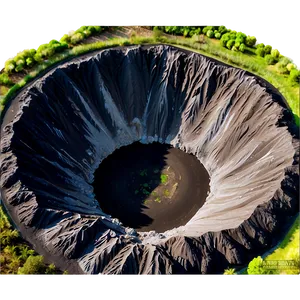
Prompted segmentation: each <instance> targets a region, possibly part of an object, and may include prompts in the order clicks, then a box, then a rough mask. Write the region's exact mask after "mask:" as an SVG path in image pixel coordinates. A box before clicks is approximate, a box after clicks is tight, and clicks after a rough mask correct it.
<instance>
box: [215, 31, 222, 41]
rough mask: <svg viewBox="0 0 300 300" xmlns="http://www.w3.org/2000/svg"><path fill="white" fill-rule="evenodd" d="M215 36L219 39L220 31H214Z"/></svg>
mask: <svg viewBox="0 0 300 300" xmlns="http://www.w3.org/2000/svg"><path fill="white" fill-rule="evenodd" d="M215 38H216V39H218V40H219V39H220V38H221V33H220V32H216V33H215Z"/></svg>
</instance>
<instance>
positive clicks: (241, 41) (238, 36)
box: [236, 32, 247, 43]
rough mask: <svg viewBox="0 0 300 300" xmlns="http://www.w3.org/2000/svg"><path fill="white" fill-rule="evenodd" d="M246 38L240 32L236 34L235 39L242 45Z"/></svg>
mask: <svg viewBox="0 0 300 300" xmlns="http://www.w3.org/2000/svg"><path fill="white" fill-rule="evenodd" d="M246 38H247V36H246V34H245V33H242V32H238V33H237V34H236V39H237V40H238V41H239V42H240V43H244V42H245V40H246Z"/></svg>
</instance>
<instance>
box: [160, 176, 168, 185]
mask: <svg viewBox="0 0 300 300" xmlns="http://www.w3.org/2000/svg"><path fill="white" fill-rule="evenodd" d="M167 182H168V175H166V174H161V175H160V183H162V184H166V183H167Z"/></svg>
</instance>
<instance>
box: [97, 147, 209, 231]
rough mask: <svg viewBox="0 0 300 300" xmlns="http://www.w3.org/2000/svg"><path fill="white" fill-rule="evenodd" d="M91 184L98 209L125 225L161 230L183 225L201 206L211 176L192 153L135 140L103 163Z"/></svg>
mask: <svg viewBox="0 0 300 300" xmlns="http://www.w3.org/2000/svg"><path fill="white" fill-rule="evenodd" d="M93 186H94V191H95V194H96V199H97V200H98V201H99V204H100V207H101V208H102V210H103V211H104V212H105V213H107V214H110V215H111V216H112V217H114V218H118V219H119V220H120V221H121V222H122V223H123V225H125V226H128V227H132V228H134V229H136V230H138V231H150V230H155V231H157V232H164V231H166V230H169V229H172V228H175V227H179V226H182V225H185V224H186V223H187V222H188V221H189V220H190V219H191V218H192V217H193V216H194V215H195V213H196V212H197V211H198V210H199V208H200V207H201V206H202V205H203V204H204V202H205V199H206V197H207V193H208V191H209V175H208V173H207V171H206V169H205V168H204V166H203V165H202V164H201V163H200V161H199V160H198V159H197V158H196V157H195V156H193V155H191V154H187V153H185V152H183V151H181V150H179V149H177V148H173V147H171V146H170V145H166V144H160V143H153V144H147V145H145V144H141V143H139V142H136V143H133V144H131V145H129V146H125V147H121V148H120V149H117V150H116V151H114V152H113V153H112V154H111V155H109V156H108V157H107V158H106V159H104V160H103V162H102V163H101V164H100V166H99V168H98V169H97V170H96V172H95V180H94V183H93Z"/></svg>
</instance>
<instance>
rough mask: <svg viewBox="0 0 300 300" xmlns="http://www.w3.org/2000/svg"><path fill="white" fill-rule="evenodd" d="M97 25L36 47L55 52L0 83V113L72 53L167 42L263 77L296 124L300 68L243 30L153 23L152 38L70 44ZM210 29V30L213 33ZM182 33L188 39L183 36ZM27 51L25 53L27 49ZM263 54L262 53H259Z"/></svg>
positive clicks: (132, 37)
mask: <svg viewBox="0 0 300 300" xmlns="http://www.w3.org/2000/svg"><path fill="white" fill-rule="evenodd" d="M94 27H97V26H94ZM99 28H100V29H99ZM99 28H98V29H96V30H98V31H96V30H94V29H91V26H82V27H81V28H80V29H78V30H76V31H75V32H74V33H71V34H70V35H64V36H63V37H62V39H61V40H60V42H57V41H55V40H53V41H51V42H52V43H51V42H50V43H51V45H52V46H51V47H50V48H51V49H52V48H55V47H56V48H57V50H55V49H56V48H55V49H54V51H53V50H50V51H49V47H46V46H43V47H41V48H40V47H39V48H38V49H40V50H39V51H38V52H39V53H43V54H42V56H45V55H46V56H47V55H49V54H52V53H53V52H54V54H53V55H52V56H48V57H47V59H44V58H43V59H44V60H42V61H39V62H37V63H36V64H34V65H33V67H31V68H30V69H29V70H28V71H27V75H24V77H23V78H22V80H20V81H18V82H16V83H15V84H14V85H13V86H12V85H11V83H9V84H8V85H7V84H6V86H4V85H1V83H0V112H1V111H2V110H3V109H4V106H5V104H6V103H7V102H8V101H9V100H10V99H11V98H12V97H14V95H15V94H16V92H18V90H20V89H21V88H22V87H24V86H25V85H26V84H27V83H29V82H30V81H31V80H32V79H34V78H35V77H36V76H38V75H39V74H41V73H42V72H44V71H46V70H48V69H49V68H50V67H52V66H54V65H55V64H57V63H59V62H61V61H62V60H66V59H70V58H72V57H74V56H77V55H80V54H84V53H87V52H90V51H94V50H100V49H105V48H110V47H115V46H127V45H135V44H155V43H166V44H171V45H176V46H179V47H182V48H188V49H193V50H194V51H195V52H199V53H201V54H204V55H207V56H210V57H213V58H216V59H218V60H220V61H223V62H225V63H227V64H230V65H233V66H236V67H240V68H243V69H245V70H247V71H250V72H252V73H254V74H256V75H259V76H261V77H263V78H264V79H266V80H267V81H269V82H270V83H271V84H272V85H274V86H275V87H276V88H277V89H278V90H279V91H280V92H281V93H282V94H283V96H284V97H285V98H286V99H287V101H288V103H289V105H290V107H291V109H292V111H293V113H294V116H295V120H296V123H297V124H298V125H299V118H298V117H299V79H300V71H299V70H298V69H297V68H296V66H295V65H294V64H293V63H292V61H291V60H290V59H288V58H286V57H284V56H282V55H280V53H279V51H278V50H277V49H272V47H271V46H270V45H267V46H265V45H264V44H262V43H261V44H259V45H255V44H256V38H255V37H253V36H247V35H246V34H244V33H242V32H236V31H233V30H230V29H227V28H226V27H225V26H202V27H189V26H156V27H154V29H153V30H154V31H153V36H152V37H149V36H147V37H145V36H137V35H136V34H133V35H131V37H130V38H112V39H110V40H107V41H100V42H95V43H89V44H82V45H78V46H77V45H74V44H72V42H71V37H72V36H73V35H75V34H80V35H82V36H84V37H85V38H87V37H88V36H89V35H90V32H91V35H92V34H95V33H99V32H101V31H103V30H104V29H103V27H99ZM99 30H100V31H99ZM163 32H166V33H167V34H172V36H170V35H169V36H168V35H165V34H163ZM211 32H213V34H214V35H213V36H212V33H211ZM183 36H184V37H187V38H184V37H183ZM208 36H210V37H208ZM50 43H49V44H50ZM58 43H59V44H58ZM63 43H67V44H68V48H67V49H64V50H61V49H62V48H63V47H65V46H64V44H63ZM49 44H47V45H49ZM61 44H62V45H61ZM61 47H62V48H61ZM258 48H259V49H263V50H259V51H258V52H259V53H260V55H257V54H256V51H257V49H258ZM43 51H44V52H43ZM60 51H62V52H60ZM270 51H271V52H270ZM23 52H24V51H23ZM33 52H34V51H31V55H32V54H33ZM26 53H27V54H28V50H27V52H26ZM29 54H30V50H29ZM29 54H28V55H29ZM262 54H263V56H261V55H262ZM266 56H267V57H266ZM270 56H271V57H272V58H271V57H270ZM20 57H21V59H18V60H17V61H19V60H20V61H19V65H20V66H23V67H24V66H25V65H24V63H23V61H24V57H23V56H22V55H21V56H20ZM22 57H23V58H22ZM33 57H34V56H33ZM27 58H30V57H26V59H25V62H26V60H27ZM28 63H29V64H30V61H28ZM15 64H16V62H15ZM26 64H27V63H26ZM8 65H10V64H8ZM15 67H16V66H15ZM10 68H12V66H10V67H8V69H10ZM24 68H27V67H24ZM9 72H11V71H9ZM9 72H7V73H3V74H6V75H10V74H11V73H9ZM6 75H4V76H5V78H6V79H5V80H7V79H10V78H9V77H8V78H7V76H6Z"/></svg>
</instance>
